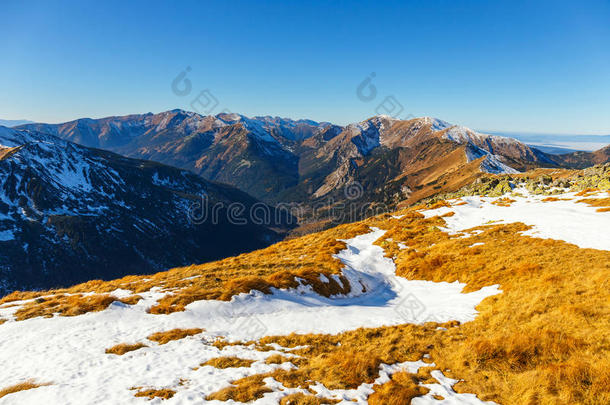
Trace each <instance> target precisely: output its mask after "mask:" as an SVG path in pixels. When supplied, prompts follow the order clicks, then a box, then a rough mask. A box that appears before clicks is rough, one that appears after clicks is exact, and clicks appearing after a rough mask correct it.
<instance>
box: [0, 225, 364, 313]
mask: <svg viewBox="0 0 610 405" xmlns="http://www.w3.org/2000/svg"><path fill="white" fill-rule="evenodd" d="M367 231H368V227H367V226H366V225H365V224H363V223H355V224H349V225H342V226H339V227H336V228H333V229H329V230H327V231H324V232H320V233H317V234H312V235H308V236H305V237H301V238H296V239H290V240H286V241H283V242H280V243H277V244H275V245H272V246H270V247H268V248H266V249H261V250H257V251H254V252H251V253H248V254H242V255H239V256H236V257H231V258H227V259H224V260H221V261H218V262H212V263H206V264H203V265H197V266H195V265H193V266H188V267H181V268H175V269H171V270H168V271H164V272H160V273H156V274H153V275H147V276H126V277H123V278H121V279H117V280H111V281H102V280H92V281H88V282H86V283H83V284H79V285H76V286H74V287H70V288H65V289H58V290H48V291H35V292H23V291H16V292H13V293H12V294H9V295H7V296H6V297H4V298H2V299H0V305H2V304H5V303H9V302H15V301H22V300H29V301H28V302H27V303H26V304H25V305H23V306H22V309H20V310H19V311H18V312H19V314H18V316H17V320H24V319H28V318H31V317H35V316H51V315H52V314H53V313H54V312H59V313H60V315H68V314H69V313H70V314H71V313H74V314H80V313H84V312H88V311H87V307H88V308H90V310H102V309H105V307H104V306H103V305H102V304H105V305H106V307H107V306H108V305H109V304H110V303H111V302H112V301H109V300H108V298H107V297H109V295H108V293H110V292H112V291H114V290H116V289H117V288H121V289H125V290H131V291H133V293H134V294H139V293H142V292H146V291H148V290H150V289H151V288H152V287H160V288H162V289H166V290H171V291H172V294H169V295H167V296H166V297H165V298H162V299H161V300H159V302H158V303H157V305H155V306H153V307H152V308H150V313H153V314H168V313H172V312H176V311H183V310H184V309H185V307H186V305H188V304H190V303H192V302H195V301H198V300H202V299H216V300H230V299H231V297H233V296H234V295H236V294H240V293H244V292H246V293H247V292H249V291H252V290H260V291H263V292H269V291H270V288H272V287H274V288H290V287H296V286H297V285H298V282H297V281H296V278H297V277H298V278H301V279H303V280H304V282H305V283H306V284H309V285H311V286H312V288H313V289H314V290H315V291H317V292H318V293H319V294H322V295H325V296H330V295H334V294H340V293H347V292H349V285H347V284H346V283H345V279H344V278H342V279H341V281H340V282H337V281H335V280H334V278H330V277H329V276H330V275H332V274H340V269H341V262H340V261H339V260H338V259H335V258H333V254H335V253H338V252H339V251H340V250H342V249H344V248H345V243H344V242H341V241H338V240H337V239H348V238H351V237H354V236H356V235H359V234H362V233H366V232H367ZM321 274H323V275H325V276H327V277H329V280H330V282H329V283H322V282H321V281H320V278H319V277H320V275H321ZM91 292H94V293H96V295H88V296H86V297H81V298H80V299H79V298H70V297H74V296H76V297H80V296H82V294H83V293H91ZM139 298H140V297H139V296H137V295H134V296H132V297H127V298H124V299H121V300H120V301H122V302H125V303H128V304H133V303H135V302H134V301H137V300H138V299H139ZM37 300H44V301H40V302H38V301H37ZM87 300H90V301H98V302H99V304H98V305H95V306H87V305H84V304H85V303H86V301H87ZM75 301H76V302H75ZM54 307H60V309H61V308H64V309H65V310H64V311H63V312H61V311H55V310H54V309H55V308H54ZM70 307H74V308H73V310H69V308H70ZM83 311H84V312H83Z"/></svg>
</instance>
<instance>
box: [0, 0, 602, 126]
mask: <svg viewBox="0 0 610 405" xmlns="http://www.w3.org/2000/svg"><path fill="white" fill-rule="evenodd" d="M0 10H1V12H2V16H3V18H2V24H1V27H2V28H1V30H0V55H2V63H0V89H1V92H2V95H1V96H0V118H3V119H22V118H26V119H31V120H35V121H45V122H61V121H67V120H71V119H75V118H79V117H102V116H108V115H123V114H128V113H142V112H149V111H152V112H159V111H164V110H168V109H173V108H184V109H188V110H192V109H193V108H192V107H191V105H190V104H191V102H192V101H193V99H195V98H196V97H197V96H199V95H200V94H201V92H202V91H204V90H209V93H207V94H208V95H211V98H213V99H215V100H218V105H217V106H216V107H214V110H213V111H212V113H218V112H220V111H221V110H223V109H227V110H229V111H232V112H240V113H243V114H246V115H267V114H269V115H279V116H286V117H291V118H312V119H315V120H321V121H322V120H325V121H332V122H335V123H339V124H345V123H348V122H354V121H360V120H362V119H365V118H367V117H369V116H372V115H375V114H376V111H377V112H383V111H384V108H385V109H386V111H389V112H391V114H394V113H396V112H397V111H398V110H399V108H400V107H396V108H395V109H394V110H392V109H391V108H389V106H390V104H389V103H390V101H389V100H391V99H387V98H388V97H394V99H393V100H394V101H395V102H398V103H400V105H401V106H402V112H401V113H400V114H399V116H407V115H409V114H411V115H414V116H422V115H430V116H435V117H438V118H442V119H444V120H447V121H450V122H454V123H459V124H463V125H467V126H470V127H473V128H477V129H481V130H498V131H525V132H541V133H578V134H608V133H610V23H609V21H610V1H608V0H605V1H601V0H591V1H561V0H553V1H515V0H512V1H457V0H448V1H435V0H428V1H403V2H356V1H332V2H331V1H327V2H302V3H300V2H296V1H286V2H279V1H278V2H274V1H273V2H272V1H269V2H262V1H260V2H259V1H251V2H245V1H244V2H241V1H239V2H235V1H218V2H215V1H214V2H203V1H192V2H169V1H163V2H162V1H141V2H137V1H103V2H98V1H95V2H94V1H52V0H49V1H12V0H8V1H3V2H2V3H0ZM187 67H190V71H189V72H188V74H187V75H186V78H187V79H188V80H190V83H191V87H192V88H191V92H190V93H189V94H188V95H184V96H179V95H177V94H175V93H174V92H173V91H172V86H171V84H172V81H173V80H174V78H176V76H177V75H179V74H180V72H182V71H184V70H185V69H186V68H187ZM371 73H374V78H373V79H372V81H371V84H372V85H373V86H374V87H375V89H376V96H375V97H373V98H372V99H371V100H369V101H363V99H366V97H360V98H359V97H357V88H358V86H359V85H360V84H361V83H362V81H363V80H365V79H366V78H367V77H369V75H371ZM182 84H183V83H182ZM364 88H365V90H366V91H369V88H368V86H364ZM361 94H363V93H362V92H361ZM366 95H369V93H366ZM368 98H371V97H368ZM200 101H202V99H201V98H200ZM384 101H385V104H383V105H381V107H380V104H381V103H383V102H384ZM213 104H216V102H215V101H212V102H210V103H209V104H208V105H207V107H205V108H203V107H201V105H202V104H199V105H196V106H197V108H198V109H199V110H200V111H202V112H204V111H207V110H208V109H209V108H211V107H212V106H213ZM394 105H395V106H396V104H394Z"/></svg>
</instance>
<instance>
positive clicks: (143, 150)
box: [19, 110, 607, 206]
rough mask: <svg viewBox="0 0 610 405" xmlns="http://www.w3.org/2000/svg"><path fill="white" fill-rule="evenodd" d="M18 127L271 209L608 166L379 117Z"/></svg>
mask: <svg viewBox="0 0 610 405" xmlns="http://www.w3.org/2000/svg"><path fill="white" fill-rule="evenodd" d="M19 128H23V129H29V130H35V131H39V132H43V133H48V134H52V135H55V136H58V137H60V138H62V139H65V140H68V141H71V142H75V143H79V144H82V145H85V146H89V147H95V148H103V149H108V150H111V151H113V152H116V153H119V154H122V155H125V156H128V157H132V158H137V159H146V160H153V161H157V162H160V163H163V164H167V165H170V166H176V167H179V168H182V169H186V170H189V171H191V172H193V173H195V174H198V175H200V176H201V177H203V178H205V179H207V180H211V181H217V182H221V183H226V184H230V185H232V186H235V187H237V188H239V189H241V190H242V191H245V192H247V193H249V194H251V195H252V196H254V197H256V198H259V199H261V200H263V201H265V202H268V203H278V202H287V201H288V202H298V203H307V205H309V206H310V205H312V204H315V203H319V202H320V201H321V199H324V200H325V201H328V200H329V199H332V201H335V202H336V201H343V200H345V196H344V194H345V192H344V191H345V187H346V186H347V185H350V184H353V183H355V182H356V183H358V184H359V186H361V189H362V190H360V191H361V192H360V193H359V194H361V195H359V196H360V197H366V199H368V200H369V201H376V202H384V203H393V202H396V201H402V200H407V201H409V202H413V201H415V200H417V199H419V198H422V197H427V196H429V195H432V194H434V193H435V192H437V191H438V190H439V189H443V190H445V189H446V188H447V187H450V188H451V187H457V186H461V185H463V184H465V183H466V182H468V181H470V180H472V177H473V175H474V174H475V173H478V172H491V173H511V172H515V171H524V170H528V169H531V168H535V167H574V168H581V167H586V166H590V165H592V164H595V163H602V162H603V161H604V160H607V157H606V158H604V156H607V155H604V153H605V152H603V151H602V152H596V153H592V154H586V153H585V154H583V153H574V154H567V155H551V154H547V153H544V152H542V151H540V150H538V149H536V148H534V147H531V146H528V145H526V144H525V143H522V142H519V141H517V140H515V139H513V138H508V137H502V136H495V135H487V134H482V133H479V132H476V131H474V130H471V129H469V128H466V127H463V126H458V125H452V124H449V123H447V122H445V121H442V120H439V119H435V118H429V117H424V118H415V119H411V120H398V119H394V118H391V117H387V116H375V117H372V118H369V119H367V120H365V121H362V122H359V123H355V124H350V125H347V126H339V125H334V124H331V123H328V122H316V121H313V120H291V119H286V118H280V117H271V116H263V117H253V118H249V117H246V116H243V115H240V114H218V115H209V116H203V115H199V114H197V113H194V112H187V111H183V110H171V111H166V112H163V113H159V114H152V113H148V114H140V115H128V116H121V117H107V118H102V119H87V118H86V119H79V120H75V121H71V122H66V123H63V124H27V125H23V126H20V127H19Z"/></svg>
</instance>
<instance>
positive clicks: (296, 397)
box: [280, 393, 340, 405]
mask: <svg viewBox="0 0 610 405" xmlns="http://www.w3.org/2000/svg"><path fill="white" fill-rule="evenodd" d="M339 402H340V401H338V400H334V399H328V398H320V397H316V396H314V395H306V394H302V393H298V394H291V395H287V396H285V397H284V398H282V399H281V400H280V405H327V404H328V405H332V404H337V403H339Z"/></svg>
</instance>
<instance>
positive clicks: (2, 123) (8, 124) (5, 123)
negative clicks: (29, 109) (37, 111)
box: [0, 120, 34, 128]
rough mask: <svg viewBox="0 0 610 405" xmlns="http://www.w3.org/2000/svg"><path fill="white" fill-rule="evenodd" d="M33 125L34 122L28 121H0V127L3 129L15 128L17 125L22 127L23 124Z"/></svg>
mask: <svg viewBox="0 0 610 405" xmlns="http://www.w3.org/2000/svg"><path fill="white" fill-rule="evenodd" d="M32 123H34V121H28V120H0V126H3V127H9V128H11V127H16V126H19V125H24V124H32Z"/></svg>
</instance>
